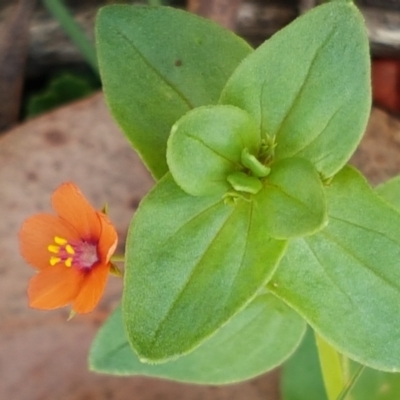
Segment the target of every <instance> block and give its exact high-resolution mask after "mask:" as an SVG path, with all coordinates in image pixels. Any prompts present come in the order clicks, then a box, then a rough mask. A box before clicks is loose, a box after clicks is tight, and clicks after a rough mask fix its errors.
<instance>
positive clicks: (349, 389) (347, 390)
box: [337, 365, 365, 400]
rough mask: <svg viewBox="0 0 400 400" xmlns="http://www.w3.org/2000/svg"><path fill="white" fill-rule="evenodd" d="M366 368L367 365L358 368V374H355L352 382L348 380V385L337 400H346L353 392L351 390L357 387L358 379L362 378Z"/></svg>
mask: <svg viewBox="0 0 400 400" xmlns="http://www.w3.org/2000/svg"><path fill="white" fill-rule="evenodd" d="M364 368H365V365H360V366H359V367H358V369H357V370H356V372H354V374H353V376H352V378H351V379H350V380H348V381H347V380H346V381H347V382H348V383H347V384H346V386H345V387H344V388H343V390H342V392H341V393H340V395H339V396H338V398H337V400H345V399H346V397H347V395H348V394H349V393H350V392H351V390H352V389H353V387H354V386H355V384H356V383H357V381H358V378H359V377H360V376H361V374H362V373H363V371H364Z"/></svg>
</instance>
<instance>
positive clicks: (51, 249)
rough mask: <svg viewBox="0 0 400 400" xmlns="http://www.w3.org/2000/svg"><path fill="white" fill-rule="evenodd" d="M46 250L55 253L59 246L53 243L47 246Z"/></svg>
mask: <svg viewBox="0 0 400 400" xmlns="http://www.w3.org/2000/svg"><path fill="white" fill-rule="evenodd" d="M47 250H48V251H50V253H55V254H57V253H58V252H59V251H60V246H56V245H55V244H51V245H49V246H47Z"/></svg>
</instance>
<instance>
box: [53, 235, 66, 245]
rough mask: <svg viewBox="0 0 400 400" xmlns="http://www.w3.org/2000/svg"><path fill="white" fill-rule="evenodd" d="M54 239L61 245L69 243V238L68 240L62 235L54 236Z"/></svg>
mask: <svg viewBox="0 0 400 400" xmlns="http://www.w3.org/2000/svg"><path fill="white" fill-rule="evenodd" d="M54 241H55V242H56V243H57V244H59V245H61V246H62V245H64V244H67V243H68V240H67V239H64V238H61V237H59V236H54Z"/></svg>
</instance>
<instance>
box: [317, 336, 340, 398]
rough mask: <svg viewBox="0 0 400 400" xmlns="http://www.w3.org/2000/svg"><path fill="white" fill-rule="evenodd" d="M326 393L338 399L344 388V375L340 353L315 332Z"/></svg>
mask: <svg viewBox="0 0 400 400" xmlns="http://www.w3.org/2000/svg"><path fill="white" fill-rule="evenodd" d="M315 341H316V344H317V349H318V356H319V363H320V365H321V372H322V377H323V380H324V385H325V390H326V394H327V396H328V399H329V400H337V398H338V396H339V395H340V393H341V392H342V390H343V388H344V377H343V371H342V365H341V360H340V355H339V353H338V352H337V351H336V350H335V349H334V348H333V347H332V346H331V345H330V344H328V343H327V342H326V341H325V340H324V339H322V338H321V336H319V335H318V334H317V333H316V332H315Z"/></svg>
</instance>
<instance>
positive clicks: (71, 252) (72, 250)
mask: <svg viewBox="0 0 400 400" xmlns="http://www.w3.org/2000/svg"><path fill="white" fill-rule="evenodd" d="M65 250H66V251H67V253H68V254H75V250H74V249H73V247H72V246H71V245H70V244H67V245H66V246H65Z"/></svg>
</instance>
